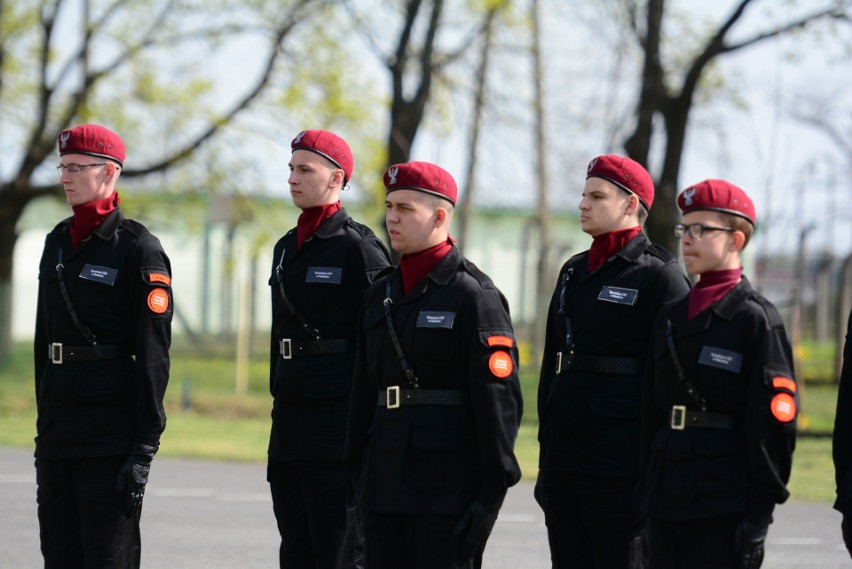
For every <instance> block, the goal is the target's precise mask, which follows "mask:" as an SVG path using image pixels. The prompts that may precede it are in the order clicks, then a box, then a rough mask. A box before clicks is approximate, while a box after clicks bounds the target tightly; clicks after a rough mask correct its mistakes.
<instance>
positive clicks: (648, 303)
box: [535, 155, 689, 569]
mask: <svg viewBox="0 0 852 569" xmlns="http://www.w3.org/2000/svg"><path fill="white" fill-rule="evenodd" d="M653 200H654V185H653V182H652V180H651V176H650V175H649V174H648V172H647V171H646V170H645V169H644V168H643V167H642V166H641V165H640V164H638V163H637V162H635V161H633V160H631V159H629V158H625V157H622V156H616V155H606V156H599V157H598V158H595V159H594V160H592V161H591V162H590V163H589V166H588V169H587V177H586V183H585V187H584V189H583V198H582V200H581V201H580V222H581V224H582V228H583V231H585V232H586V233H588V234H589V235H591V236H592V239H593V240H592V246H591V248H590V249H589V250H588V251H585V252H583V253H580V254H578V255H575V256H574V257H572V258H570V259H569V260H568V261H567V262H566V263H565V265H563V267H562V269H561V271H560V272H559V279H558V281H557V284H556V289H555V291H554V293H553V299H552V300H551V303H550V308H549V310H548V316H547V334H546V338H545V346H544V354H543V357H542V364H541V375H540V382H539V389H538V413H539V443H540V445H541V451H540V458H539V466H540V469H539V475H538V480H537V482H536V488H535V496H536V499H537V500H538V502H539V505H540V506H541V508H542V510H543V511H544V515H545V523H546V525H547V533H548V540H549V542H550V555H551V560H552V562H553V567H554V568H559V569H563V568H569V567H570V568H574V567H576V568H578V569H620V568H625V569H626V568H628V567H630V568H633V567H641V566H642V565H641V562H642V558H643V553H642V549H643V542H642V539H641V536H642V533H641V526H642V518H641V517H640V516H639V515H637V513H636V512H635V511H634V508H633V506H632V495H633V491H634V488H635V485H636V481H637V477H638V474H639V425H640V423H639V407H640V395H641V385H642V378H643V374H644V364H645V357H646V354H647V351H648V340H649V334H650V331H651V326H652V324H653V322H654V320H655V318H656V317H657V314H658V313H659V311H660V309H661V308H662V306H663V304H664V303H666V302H668V301H670V300H673V299H676V298H679V297H681V296H683V295H685V294H686V293H687V292H688V290H689V285H688V282H687V280H686V276H685V275H684V274H683V271H682V270H681V268H680V267H679V266H678V265H677V262H676V260H675V258H674V257H673V256H672V255H671V253H669V252H668V251H666V250H665V249H663V248H661V247H658V246H657V245H653V244H651V242H650V241H649V240H648V238H647V237H646V236H645V234H644V233H642V224H643V223H644V220H645V218H646V217H647V215H648V211H649V210H650V208H651V204H652V203H653Z"/></svg>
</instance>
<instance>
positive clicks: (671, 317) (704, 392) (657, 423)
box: [643, 278, 798, 521]
mask: <svg viewBox="0 0 852 569" xmlns="http://www.w3.org/2000/svg"><path fill="white" fill-rule="evenodd" d="M688 303H689V301H688V299H687V298H684V299H682V300H680V301H678V302H675V303H673V304H672V305H670V306H667V307H666V309H665V310H664V311H663V313H661V315H660V318H659V320H658V321H657V324H656V326H655V330H654V336H653V344H652V348H651V349H652V360H651V363H650V365H649V366H648V377H647V379H646V389H645V394H644V396H643V403H644V421H643V423H644V424H643V463H646V464H647V471H646V473H645V476H646V477H647V480H645V481H644V486H645V490H644V493H645V508H646V509H647V510H648V514H649V515H651V516H652V517H655V518H658V519H664V520H669V521H680V520H691V519H704V518H711V517H716V516H720V515H724V514H730V513H737V512H742V513H743V514H744V515H745V516H746V517H748V518H750V519H754V520H757V519H759V518H762V517H764V516H768V515H771V513H772V510H773V509H774V507H775V503H781V502H783V501H784V500H786V499H787V496H788V495H789V493H788V492H787V490H786V483H787V480H788V479H789V477H790V466H791V462H792V454H793V448H794V446H795V436H796V420H795V413H796V409H797V406H798V394H797V388H796V382H795V380H794V376H793V357H792V351H791V349H790V343H789V341H788V340H787V335H786V333H785V332H784V325H783V322H782V320H781V317H780V316H779V314H778V311H777V310H776V309H775V307H774V306H773V305H772V304H771V303H770V302H768V301H767V300H766V299H764V298H763V297H762V296H760V295H759V294H758V293H757V292H755V290H754V289H752V287H751V285H750V284H749V282H748V280H747V279H745V278H743V280H742V281H741V282H740V283H739V284H738V285H737V286H736V287H734V288H733V289H732V290H731V291H730V292H729V293H728V294H727V295H725V296H724V297H723V298H722V299H721V300H720V301H719V302H717V303H716V304H714V305H713V306H711V307H710V308H708V309H707V310H704V311H703V312H701V313H700V314H699V315H697V316H696V317H695V318H693V319H692V320H687V308H688ZM669 321H670V322H671V324H672V342H673V345H674V347H675V351H676V352H677V358H679V360H680V362H681V365H682V367H683V370H684V372H685V373H684V376H685V378H686V380H688V382H689V383H691V385H693V386H694V388H695V389H696V390H697V392H698V393H699V394H700V396H701V397H703V399H704V400H705V401H706V409H707V411H708V412H710V413H717V414H721V415H724V416H728V417H730V418H731V419H732V421H733V423H732V424H733V428H724V429H718V428H699V427H689V426H687V427H686V428H684V429H682V430H676V429H672V428H671V424H672V417H671V415H672V407H673V406H674V405H682V406H684V407H686V408H687V409H689V410H698V409H699V405H698V404H697V403H696V402H695V401H694V400H693V398H692V397H691V396H689V394H688V393H687V387H686V386H685V382H681V381H679V380H678V379H677V375H676V373H675V367H674V364H673V360H672V353H671V351H670V350H669V347H668V345H667V341H666V323H667V322H669ZM777 416H781V417H782V419H778V418H776V417H777Z"/></svg>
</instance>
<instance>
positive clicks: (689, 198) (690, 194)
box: [683, 188, 695, 206]
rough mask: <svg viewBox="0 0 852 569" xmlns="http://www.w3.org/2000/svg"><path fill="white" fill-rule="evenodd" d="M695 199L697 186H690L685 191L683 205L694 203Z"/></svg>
mask: <svg viewBox="0 0 852 569" xmlns="http://www.w3.org/2000/svg"><path fill="white" fill-rule="evenodd" d="M694 200H695V188H689V189H688V190H686V191H685V192H683V205H687V206H689V205H692V202H693V201H694Z"/></svg>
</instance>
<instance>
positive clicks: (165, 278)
mask: <svg viewBox="0 0 852 569" xmlns="http://www.w3.org/2000/svg"><path fill="white" fill-rule="evenodd" d="M148 279H149V280H150V281H151V282H152V283H163V284H164V285H166V286H169V285H170V284H172V279H171V277H169V275H165V274H163V273H151V274H150V275H148Z"/></svg>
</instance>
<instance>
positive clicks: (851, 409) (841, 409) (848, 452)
mask: <svg viewBox="0 0 852 569" xmlns="http://www.w3.org/2000/svg"><path fill="white" fill-rule="evenodd" d="M850 336H852V312H850V313H849V323H848V325H847V327H846V342H845V343H844V345H843V368H842V370H841V372H840V385H839V386H838V390H837V412H836V414H835V416H834V437H833V440H832V455H833V458H834V478H835V481H836V482H837V500H836V501H835V502H834V508H835V509H836V510H838V511H840V512H843V514H844V515H850V514H852V472H850V470H852V342H850V340H849V338H850Z"/></svg>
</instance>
